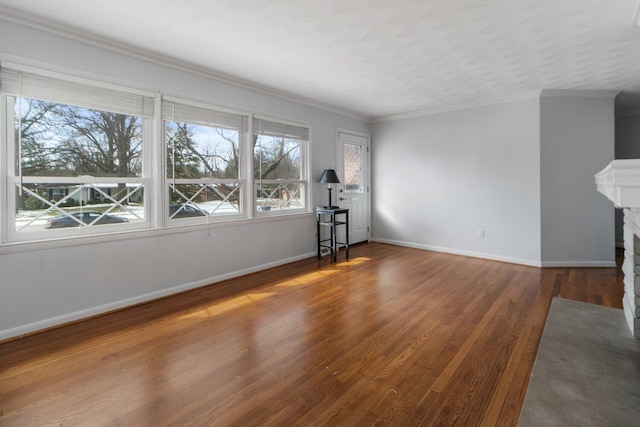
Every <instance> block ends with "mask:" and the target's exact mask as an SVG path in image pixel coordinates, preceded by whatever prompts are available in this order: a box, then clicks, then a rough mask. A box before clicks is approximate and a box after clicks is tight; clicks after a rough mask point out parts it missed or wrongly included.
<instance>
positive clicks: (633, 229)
mask: <svg viewBox="0 0 640 427" xmlns="http://www.w3.org/2000/svg"><path fill="white" fill-rule="evenodd" d="M595 179H596V186H597V189H598V191H599V192H600V193H602V194H604V195H605V196H607V198H609V199H610V200H611V201H612V202H613V204H614V205H615V207H616V208H620V209H623V210H624V262H623V263H622V272H623V273H624V297H623V300H622V305H623V308H624V314H625V318H626V320H627V325H628V326H629V329H630V330H631V333H632V334H633V336H634V337H635V338H637V339H640V159H628V160H614V161H612V162H611V163H609V165H607V167H606V168H604V169H603V170H602V171H600V172H598V173H597V174H596V175H595Z"/></svg>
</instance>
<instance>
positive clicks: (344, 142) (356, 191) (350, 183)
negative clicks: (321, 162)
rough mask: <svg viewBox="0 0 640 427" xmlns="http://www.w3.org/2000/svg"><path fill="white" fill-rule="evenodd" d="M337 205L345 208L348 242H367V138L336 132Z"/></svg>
mask: <svg viewBox="0 0 640 427" xmlns="http://www.w3.org/2000/svg"><path fill="white" fill-rule="evenodd" d="M336 172H337V173H338V178H340V184H338V194H337V196H338V205H339V206H340V207H341V208H346V209H349V243H350V244H353V243H359V242H366V241H369V217H370V215H369V206H370V205H369V194H370V193H369V136H368V135H362V134H357V133H349V132H348V131H338V170H337V171H336Z"/></svg>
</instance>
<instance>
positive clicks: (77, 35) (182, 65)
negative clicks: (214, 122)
mask: <svg viewBox="0 0 640 427" xmlns="http://www.w3.org/2000/svg"><path fill="white" fill-rule="evenodd" d="M0 20H4V21H7V22H12V23H15V24H19V25H23V26H26V27H29V28H32V29H35V30H39V31H43V32H46V33H49V34H55V35H57V36H60V37H64V38H66V39H70V40H73V41H76V42H79V43H83V44H86V45H91V46H95V47H98V48H101V49H106V50H109V51H112V52H115V53H119V54H122V55H126V56H129V57H132V58H134V59H138V60H142V61H145V62H149V63H152V64H155V65H160V66H164V67H168V68H171V69H174V70H177V71H182V72H185V73H189V74H192V75H196V76H199V77H204V78H207V79H211V80H215V81H218V82H222V83H226V84H229V85H233V86H237V87H240V88H243V89H249V90H252V91H255V92H259V93H262V94H265V95H270V96H275V97H278V98H281V99H285V100H287V101H292V102H296V103H299V104H304V105H307V106H310V107H314V108H319V109H321V110H325V111H329V112H332V113H335V114H339V115H341V116H346V117H349V118H352V119H356V120H361V121H365V122H371V120H372V117H369V116H366V115H362V114H359V113H356V112H354V111H350V110H346V109H343V108H340V107H337V106H335V105H330V104H325V103H323V102H320V101H316V100H313V99H310V98H306V97H303V96H299V95H296V94H293V93H290V92H286V91H282V90H279V89H275V88H272V87H268V86H264V85H261V84H259V83H256V82H252V81H249V80H245V79H241V78H239V77H235V76H232V75H230V74H226V73H223V72H220V71H216V70H213V69H211V68H207V67H202V66H200V65H196V64H193V63H190V62H187V61H183V60H179V59H177V58H174V57H171V56H167V55H163V54H160V53H157V52H153V51H151V50H148V49H143V48H139V47H136V46H133V45H131V44H128V43H122V42H118V41H115V40H113V39H110V38H107V37H102V36H99V35H97V34H93V33H90V32H87V31H83V30H80V29H78V28H72V27H69V26H67V25H61V24H58V23H56V22H53V21H49V20H47V19H45V18H41V17H38V16H35V15H31V14H27V13H24V12H21V11H18V10H15V9H12V8H8V7H3V8H2V9H1V10H0Z"/></svg>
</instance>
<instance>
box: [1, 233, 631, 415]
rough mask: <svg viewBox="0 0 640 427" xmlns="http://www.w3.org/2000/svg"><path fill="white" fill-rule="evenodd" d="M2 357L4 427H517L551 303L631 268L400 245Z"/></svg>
mask: <svg viewBox="0 0 640 427" xmlns="http://www.w3.org/2000/svg"><path fill="white" fill-rule="evenodd" d="M340 255H341V257H339V259H338V262H337V263H335V264H334V263H331V262H330V260H329V259H328V258H327V257H325V258H323V259H322V260H316V259H315V258H310V259H307V260H303V261H300V262H296V263H293V264H289V265H286V266H282V267H278V268H274V269H271V270H268V271H265V272H261V273H257V274H253V275H249V276H244V277H241V278H237V279H233V280H229V281H226V282H222V283H218V284H215V285H212V286H209V287H206V288H201V289H198V290H194V291H191V292H187V293H184V294H180V295H177V296H173V297H170V298H166V299H163V300H159V301H155V302H153V303H149V304H146V305H142V306H138V307H134V308H131V309H127V310H123V311H120V312H117V313H112V314H109V315H105V316H102V317H99V318H95V319H91V320H88V321H85V322H80V323H77V324H74V325H70V326H66V327H63V328H59V329H54V330H51V331H48V332H45V333H41V334H37V335H33V336H30V337H26V338H23V339H19V340H15V341H11V342H7V343H4V344H1V345H0V426H14V425H16V426H18V425H20V426H22V425H24V426H45V425H51V426H99V425H115V426H134V425H142V426H163V425H176V426H177V425H221V426H222V425H237V426H250V425H282V426H289V425H301V426H307V425H331V426H352V425H353V426H368V425H382V426H391V425H405V426H406V425H425V426H428V425H486V426H495V425H501V426H514V425H516V424H517V421H518V416H519V412H520V408H521V406H522V402H523V400H524V395H525V392H526V387H527V384H528V380H529V377H530V374H531V370H532V367H533V361H534V360H535V356H536V350H537V347H538V343H539V341H540V337H541V333H542V329H543V327H544V322H545V319H546V316H547V312H548V309H549V305H550V302H551V298H552V296H560V297H563V298H569V299H575V300H580V301H585V302H591V303H595V304H601V305H606V306H613V307H620V304H621V300H622V292H623V288H622V279H621V276H620V274H619V273H618V272H617V270H616V269H613V268H608V269H607V268H603V269H588V268H584V269H572V268H564V269H538V268H532V267H524V266H519V265H512V264H504V263H499V262H493V261H486V260H480V259H473V258H465V257H461V256H453V255H446V254H441V253H435V252H427V251H422V250H416V249H409V248H403V247H397V246H390V245H385V244H377V243H373V244H364V245H358V246H354V247H353V248H352V251H351V260H350V261H344V258H343V256H344V253H343V252H341V253H340Z"/></svg>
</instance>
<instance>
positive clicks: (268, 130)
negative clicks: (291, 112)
mask: <svg viewBox="0 0 640 427" xmlns="http://www.w3.org/2000/svg"><path fill="white" fill-rule="evenodd" d="M253 133H255V134H256V135H267V136H275V137H278V138H287V139H300V140H303V141H308V140H309V129H308V128H306V127H302V126H295V125H290V124H286V123H280V122H272V121H270V120H264V119H256V118H254V119H253Z"/></svg>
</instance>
